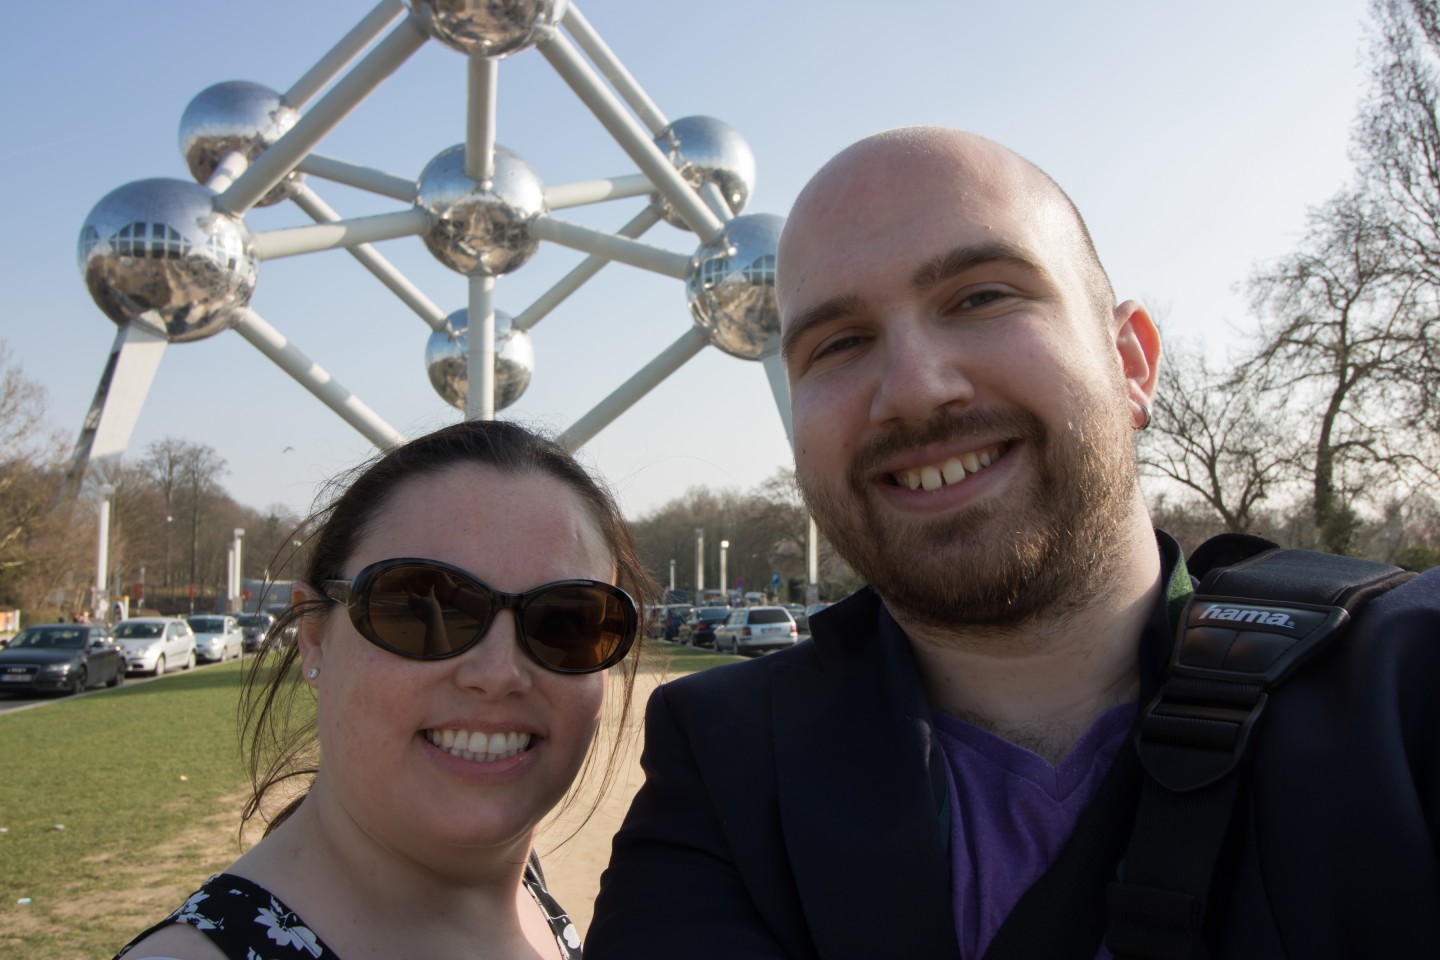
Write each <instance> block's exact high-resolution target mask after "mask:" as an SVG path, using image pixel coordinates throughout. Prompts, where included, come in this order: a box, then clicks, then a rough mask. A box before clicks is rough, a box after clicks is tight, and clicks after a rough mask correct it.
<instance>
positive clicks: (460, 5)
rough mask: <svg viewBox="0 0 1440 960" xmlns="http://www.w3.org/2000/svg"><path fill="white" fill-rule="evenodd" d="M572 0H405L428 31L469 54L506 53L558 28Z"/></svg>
mask: <svg viewBox="0 0 1440 960" xmlns="http://www.w3.org/2000/svg"><path fill="white" fill-rule="evenodd" d="M569 5H570V4H569V0H503V2H498V3H497V2H496V0H405V6H407V7H409V8H410V12H411V13H413V14H414V15H415V17H416V18H417V19H418V20H419V21H420V24H421V25H422V26H423V27H424V28H425V32H426V33H428V34H430V36H432V37H434V38H435V39H436V40H439V41H440V42H441V43H443V44H445V46H447V47H450V48H451V49H453V50H459V51H460V52H461V53H463V54H465V55H466V56H481V57H505V56H509V55H510V54H512V53H518V52H520V51H521V50H525V49H527V48H529V47H533V46H534V45H535V44H537V43H541V42H543V41H545V40H547V39H549V37H550V36H551V35H552V34H553V33H554V32H555V25H556V24H557V23H559V22H560V18H561V17H563V16H564V15H565V9H566V8H567V7H568V6H569Z"/></svg>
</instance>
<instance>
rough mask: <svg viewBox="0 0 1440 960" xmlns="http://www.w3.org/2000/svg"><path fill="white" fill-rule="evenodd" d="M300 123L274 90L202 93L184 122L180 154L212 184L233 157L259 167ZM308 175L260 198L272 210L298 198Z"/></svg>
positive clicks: (251, 86) (245, 85)
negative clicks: (267, 153) (233, 154)
mask: <svg viewBox="0 0 1440 960" xmlns="http://www.w3.org/2000/svg"><path fill="white" fill-rule="evenodd" d="M298 119H300V111H299V110H296V109H295V108H294V107H292V106H290V105H289V104H288V103H286V102H285V101H284V99H283V98H282V97H281V96H280V94H278V93H276V92H275V91H274V90H271V89H270V88H269V87H266V86H262V85H260V84H258V83H250V82H249V81H246V80H231V81H229V82H227V83H217V84H215V85H214V86H213V87H208V88H206V89H205V90H202V91H200V93H199V94H197V95H196V97H195V99H194V100H191V101H190V105H189V106H187V107H186V108H185V114H184V115H183V116H182V117H181V118H180V154H181V156H183V157H184V158H185V164H186V165H187V166H188V167H189V168H190V175H191V176H193V177H194V178H195V179H196V180H197V181H198V182H200V183H204V182H206V181H207V180H209V179H210V175H211V174H212V173H214V172H215V168H216V167H217V166H219V165H220V161H221V160H222V159H223V158H224V157H225V155H226V154H227V153H231V152H238V153H241V154H244V155H245V159H247V160H250V161H253V160H254V159H255V158H256V157H258V156H259V155H260V154H261V153H262V152H263V151H264V150H265V148H266V147H268V146H270V144H272V143H274V142H275V141H276V140H279V139H280V137H281V135H283V134H284V133H285V131H287V130H289V129H290V128H291V127H293V126H294V125H295V121H296V120H298ZM302 179H303V175H302V174H299V173H291V174H290V175H289V176H287V177H286V178H285V179H284V180H281V181H280V182H279V183H278V184H276V185H275V186H274V187H273V188H272V189H271V190H270V192H268V193H266V194H265V196H263V197H261V198H260V202H259V204H258V206H262V207H265V206H269V205H270V204H272V203H279V202H280V201H281V200H285V199H288V198H289V197H291V196H293V195H294V193H295V188H296V187H297V186H298V185H299V184H300V182H301V180H302Z"/></svg>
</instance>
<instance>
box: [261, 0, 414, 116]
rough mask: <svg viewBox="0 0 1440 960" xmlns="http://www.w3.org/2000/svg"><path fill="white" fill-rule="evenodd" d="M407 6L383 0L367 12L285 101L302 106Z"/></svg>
mask: <svg viewBox="0 0 1440 960" xmlns="http://www.w3.org/2000/svg"><path fill="white" fill-rule="evenodd" d="M404 9H405V4H403V3H401V2H400V0H380V2H379V3H377V4H376V5H375V9H373V10H371V11H370V12H369V13H367V14H366V15H365V17H364V19H362V20H361V21H360V22H359V23H357V24H355V26H354V27H352V28H351V29H350V32H349V33H347V34H345V36H343V37H341V38H340V42H339V43H337V44H335V46H333V47H331V48H330V52H329V53H327V54H325V56H323V57H321V58H320V59H319V60H317V61H315V66H313V67H311V68H310V69H309V70H307V71H306V72H305V75H304V76H302V77H301V78H300V79H299V80H296V81H295V83H294V84H293V85H292V86H291V87H290V89H289V90H286V91H285V102H286V103H288V104H290V106H292V107H296V108H299V107H303V106H304V105H305V104H306V103H308V102H309V100H310V98H311V97H313V96H315V94H317V93H319V92H320V89H321V88H322V87H324V86H325V84H327V83H329V82H330V81H331V80H333V79H335V76H336V74H338V73H339V72H340V71H341V70H344V69H345V65H346V64H347V63H349V62H350V61H351V60H354V59H355V57H356V56H358V55H359V53H360V51H361V50H364V49H365V48H366V47H367V46H369V45H370V41H372V40H374V39H375V38H376V37H378V36H380V34H381V32H382V31H383V30H384V29H385V27H386V26H388V25H389V23H390V21H391V20H394V19H395V17H396V16H398V15H399V14H400V12H401V11H403V10H404Z"/></svg>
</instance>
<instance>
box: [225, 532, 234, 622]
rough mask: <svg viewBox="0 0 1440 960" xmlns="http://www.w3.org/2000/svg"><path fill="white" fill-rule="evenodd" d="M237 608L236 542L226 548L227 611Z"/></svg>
mask: <svg viewBox="0 0 1440 960" xmlns="http://www.w3.org/2000/svg"><path fill="white" fill-rule="evenodd" d="M234 610H235V544H234V543H231V544H230V545H229V546H227V547H226V548H225V612H226V613H233V612H234Z"/></svg>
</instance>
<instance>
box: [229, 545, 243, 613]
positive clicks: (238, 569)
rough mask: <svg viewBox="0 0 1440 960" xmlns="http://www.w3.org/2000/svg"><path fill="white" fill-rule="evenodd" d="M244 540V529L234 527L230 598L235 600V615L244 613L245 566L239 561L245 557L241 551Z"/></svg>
mask: <svg viewBox="0 0 1440 960" xmlns="http://www.w3.org/2000/svg"><path fill="white" fill-rule="evenodd" d="M244 539H245V528H244V527H236V528H235V592H234V593H232V594H231V596H232V597H234V598H235V599H234V609H235V612H236V613H244V612H245V597H244V596H243V594H244V593H245V565H244V564H243V563H242V562H241V561H242V560H243V558H244V556H245V554H244V550H243V547H244Z"/></svg>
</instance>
